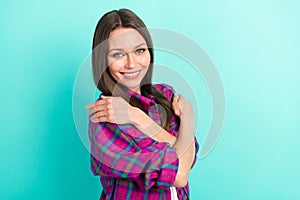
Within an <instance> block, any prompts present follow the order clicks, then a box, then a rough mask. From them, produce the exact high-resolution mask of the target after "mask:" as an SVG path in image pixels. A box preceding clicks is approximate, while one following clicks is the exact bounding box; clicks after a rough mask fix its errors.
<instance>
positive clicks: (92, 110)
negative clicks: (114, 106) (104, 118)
mask: <svg viewBox="0 0 300 200" xmlns="http://www.w3.org/2000/svg"><path fill="white" fill-rule="evenodd" d="M105 110H106V106H105V105H101V106H95V107H93V108H91V109H90V110H89V112H88V114H89V115H91V114H94V113H96V112H99V111H105Z"/></svg>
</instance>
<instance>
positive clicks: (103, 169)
mask: <svg viewBox="0 0 300 200" xmlns="http://www.w3.org/2000/svg"><path fill="white" fill-rule="evenodd" d="M127 133H130V135H129V134H127ZM143 135H144V134H142V133H141V132H140V131H139V130H137V129H136V128H135V127H134V126H132V125H125V126H123V127H121V128H120V126H118V125H116V124H111V123H92V122H91V121H89V138H90V142H91V146H90V148H91V149H90V154H91V169H92V172H93V174H94V175H99V176H110V177H114V178H119V179H120V178H122V179H128V180H129V181H135V182H136V183H137V184H138V185H139V187H140V188H141V189H142V190H147V189H149V188H151V187H153V186H157V187H160V188H168V187H171V186H172V185H173V183H174V182H175V177H176V174H177V170H178V164H179V161H178V158H177V154H176V152H175V149H174V148H172V147H170V146H169V145H168V144H167V143H164V142H160V143H158V142H156V141H154V140H152V139H151V138H148V137H145V136H144V137H143Z"/></svg>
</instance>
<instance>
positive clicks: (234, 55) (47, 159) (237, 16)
mask: <svg viewBox="0 0 300 200" xmlns="http://www.w3.org/2000/svg"><path fill="white" fill-rule="evenodd" d="M122 7H126V8H129V9H132V10H133V11H135V12H136V13H137V14H138V15H139V16H140V17H141V18H142V19H143V20H144V21H145V23H146V25H147V26H149V27H161V28H168V29H171V30H175V31H178V32H181V33H183V34H185V35H187V36H189V37H191V38H192V39H193V40H195V41H196V42H197V43H199V44H200V45H202V46H203V48H205V49H206V51H207V53H208V54H209V55H210V57H211V58H212V59H213V61H214V63H215V64H216V66H217V67H218V70H219V72H220V74H221V77H222V79H223V82H224V87H225V91H226V98H227V103H226V104H227V107H226V110H227V112H226V119H225V124H224V128H223V132H222V135H221V137H220V140H219V142H218V144H217V145H216V147H215V148H214V150H213V151H212V152H211V153H210V154H209V156H208V157H206V158H204V159H202V160H198V161H197V163H196V166H195V167H194V168H193V170H192V171H191V176H190V188H191V197H192V199H193V200H197V199H209V200H210V199H249V200H250V199H251V200H252V199H300V192H299V189H300V188H299V185H300V184H299V178H300V170H299V169H300V160H299V153H300V148H299V141H300V136H299V133H300V131H299V130H300V127H299V113H300V108H299V100H300V94H299V84H300V78H299V72H300V70H299V64H300V62H299V52H300V48H299V44H300V41H299V40H300V39H299V38H300V37H299V35H300V29H299V25H298V23H299V21H300V14H299V9H300V4H299V1H291V0H287V1H276V0H275V1H270V0H269V1H263V2H262V1H258V0H252V1H238V0H229V1H198V0H190V1H185V2H184V1H175V0H173V1H170V0H164V1H134V0H127V1H124V0H116V1H85V2H84V1H76V0H73V1H57V0H52V1H45V0H44V1H37V0H29V1H23V2H22V1H2V2H1V8H0V9H1V12H0V27H1V31H0V41H1V48H0V55H1V68H0V70H1V71H0V74H1V79H0V80H1V84H0V88H1V104H0V110H1V130H0V133H1V139H0V152H1V156H0V161H1V163H0V198H1V199H10V200H15V199H22V200H35V199H44V200H47V199H49V200H50V199H73V200H75V199H78V200H81V199H98V198H99V195H100V192H101V186H100V184H99V179H98V177H94V176H93V175H92V174H91V172H90V169H89V154H88V151H87V150H86V149H85V147H84V146H83V144H82V143H81V140H80V138H79V136H78V134H77V132H76V128H75V125H74V122H73V115H72V90H73V83H74V81H75V78H76V73H77V71H78V69H79V68H80V65H81V64H82V62H83V61H84V60H85V58H86V57H87V56H88V55H89V54H90V53H91V44H92V36H93V32H94V28H95V26H96V23H97V22H98V20H99V18H100V17H101V16H102V15H103V14H104V13H105V12H107V11H110V10H112V9H118V8H122ZM191 51H192V49H191ZM162 55H163V54H162ZM158 58H159V59H164V58H163V57H160V56H158ZM157 62H159V61H158V60H157ZM163 62H168V63H170V65H172V62H174V63H173V64H174V66H175V69H176V67H179V66H178V65H177V66H176V63H175V61H172V59H171V60H168V61H163ZM178 70H179V69H178ZM194 81H196V82H197V81H199V84H202V85H203V80H201V79H199V80H194ZM195 87H197V86H195ZM196 95H197V96H198V97H199V98H200V99H204V100H203V101H201V103H200V111H201V114H200V122H202V121H203V127H208V123H209V117H207V116H210V106H211V105H210V101H209V98H208V95H209V94H208V93H207V91H205V90H204V91H203V94H196ZM202 96H203V98H202ZM201 120H202V121H201ZM201 128H202V127H201ZM202 129H203V130H206V128H202ZM202 138H203V133H200V135H199V139H200V140H202ZM297 155H298V156H297Z"/></svg>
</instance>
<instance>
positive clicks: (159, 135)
mask: <svg viewBox="0 0 300 200" xmlns="http://www.w3.org/2000/svg"><path fill="white" fill-rule="evenodd" d="M190 111H191V110H188V109H187V110H186V112H183V113H182V114H181V115H180V121H181V123H180V127H179V136H178V138H177V139H176V137H174V136H173V135H171V134H170V133H168V132H167V131H166V130H164V129H163V128H162V127H160V126H159V125H158V124H157V123H155V122H154V121H153V120H152V119H151V118H150V117H149V116H148V115H146V114H145V113H144V112H142V111H141V110H140V109H138V108H136V109H135V110H133V113H132V116H134V117H132V124H133V125H134V126H136V128H137V129H139V130H140V131H141V132H143V133H144V134H146V135H147V136H149V137H151V138H152V139H154V140H156V141H158V142H167V143H170V145H171V146H172V147H173V148H174V149H175V150H176V154H177V156H178V158H179V167H178V172H177V174H176V179H175V182H174V186H176V187H184V186H185V185H186V183H187V181H188V176H189V172H190V169H191V166H192V164H193V161H194V159H195V145H194V143H195V141H194V135H193V132H194V121H193V118H192V117H191V116H192V112H190Z"/></svg>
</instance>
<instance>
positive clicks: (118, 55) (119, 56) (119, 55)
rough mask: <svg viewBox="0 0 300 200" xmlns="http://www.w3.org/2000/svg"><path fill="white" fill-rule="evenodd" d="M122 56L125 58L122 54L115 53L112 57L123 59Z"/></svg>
mask: <svg viewBox="0 0 300 200" xmlns="http://www.w3.org/2000/svg"><path fill="white" fill-rule="evenodd" d="M122 56H123V54H122V53H114V54H112V57H114V58H121V57H122Z"/></svg>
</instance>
